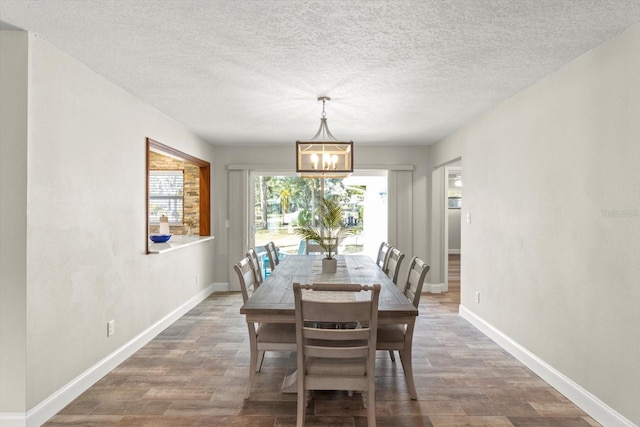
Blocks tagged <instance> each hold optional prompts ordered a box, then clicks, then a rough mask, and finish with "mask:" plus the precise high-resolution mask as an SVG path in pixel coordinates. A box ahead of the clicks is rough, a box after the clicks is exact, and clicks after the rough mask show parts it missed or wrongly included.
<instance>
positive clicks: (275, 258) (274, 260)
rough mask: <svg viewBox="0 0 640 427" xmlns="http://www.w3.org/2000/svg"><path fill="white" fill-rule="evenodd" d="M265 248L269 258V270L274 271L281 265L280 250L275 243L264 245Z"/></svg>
mask: <svg viewBox="0 0 640 427" xmlns="http://www.w3.org/2000/svg"><path fill="white" fill-rule="evenodd" d="M264 248H265V249H266V251H267V256H268V257H269V268H270V269H271V271H273V270H274V269H275V268H276V266H277V265H278V264H280V258H279V255H278V248H277V247H276V244H275V243H273V242H269V243H267V244H266V245H264Z"/></svg>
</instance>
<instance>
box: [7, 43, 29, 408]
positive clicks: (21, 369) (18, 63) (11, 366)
mask: <svg viewBox="0 0 640 427" xmlns="http://www.w3.org/2000/svg"><path fill="white" fill-rule="evenodd" d="M27 66H28V34H27V33H26V32H24V31H0V93H1V94H2V96H0V235H2V238H1V239H0V349H1V350H0V414H2V413H4V414H24V413H25V410H26V327H27V318H26V297H27V266H26V265H27V248H26V243H27V242H26V235H27Z"/></svg>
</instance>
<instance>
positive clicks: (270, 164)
mask: <svg viewBox="0 0 640 427" xmlns="http://www.w3.org/2000/svg"><path fill="white" fill-rule="evenodd" d="M428 148H429V147H426V146H421V147H390V146H364V145H358V141H354V150H355V151H354V167H355V169H358V168H365V167H366V166H376V167H377V168H381V169H382V168H384V166H385V165H387V166H393V165H395V164H402V165H413V166H414V167H415V168H414V170H413V206H412V218H413V224H412V228H413V233H414V236H427V237H425V238H422V237H420V238H416V237H414V238H413V247H412V248H408V249H404V251H405V252H406V257H408V259H411V256H419V257H421V258H423V259H425V260H428V259H429V258H428V255H429V246H428V241H429V240H428V235H429V232H430V231H429V230H428V227H427V212H428V208H429V195H430V186H431V179H430V172H429V171H428V169H429V162H428ZM229 165H250V169H262V170H274V169H278V170H280V171H285V170H288V171H295V140H293V139H292V141H291V144H288V145H285V146H270V147H257V146H256V147H249V146H243V147H233V146H219V147H216V159H215V164H214V167H213V177H212V180H213V182H214V183H215V186H216V189H217V190H216V191H218V193H216V195H215V197H216V198H217V200H219V203H217V204H216V205H215V206H214V217H215V218H217V220H216V221H215V225H214V226H215V227H217V229H215V230H214V231H215V234H216V249H217V253H218V254H219V256H218V257H217V258H216V268H215V270H216V276H215V281H216V282H229V279H230V278H229V272H230V271H231V270H230V268H229V266H231V265H232V264H233V262H236V261H234V260H233V259H229V257H228V255H227V248H228V247H229V238H230V237H229V236H228V233H227V230H226V229H225V228H224V220H225V219H227V218H228V209H229V205H228V200H229V197H228V179H227V177H228V170H227V168H228V166H229ZM407 268H408V263H407ZM401 274H403V273H401ZM404 274H406V273H404Z"/></svg>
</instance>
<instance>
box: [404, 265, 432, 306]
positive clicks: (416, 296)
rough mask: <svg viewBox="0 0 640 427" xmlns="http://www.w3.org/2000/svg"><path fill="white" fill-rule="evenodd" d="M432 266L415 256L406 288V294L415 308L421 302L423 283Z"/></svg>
mask: <svg viewBox="0 0 640 427" xmlns="http://www.w3.org/2000/svg"><path fill="white" fill-rule="evenodd" d="M430 268H431V267H430V266H429V265H427V264H426V263H425V262H424V261H422V260H421V259H419V258H418V257H413V259H412V260H411V266H410V267H409V274H408V276H407V284H406V285H405V288H404V295H405V296H406V297H407V298H408V299H409V301H411V302H412V303H413V305H414V307H415V308H418V304H420V294H421V293H422V285H423V284H424V279H425V277H427V273H428V272H429V269H430Z"/></svg>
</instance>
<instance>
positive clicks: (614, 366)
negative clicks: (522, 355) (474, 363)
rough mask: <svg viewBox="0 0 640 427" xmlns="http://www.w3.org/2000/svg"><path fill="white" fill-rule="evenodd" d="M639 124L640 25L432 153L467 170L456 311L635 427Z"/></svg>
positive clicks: (639, 376)
mask: <svg viewBox="0 0 640 427" xmlns="http://www.w3.org/2000/svg"><path fill="white" fill-rule="evenodd" d="M638 118H640V24H638V25H635V26H634V27H631V28H630V29H628V30H627V31H626V32H624V33H622V34H621V35H619V36H618V37H616V38H615V39H612V40H609V41H608V42H606V43H604V44H603V45H601V46H599V47H597V48H595V49H593V50H592V51H590V52H588V53H586V54H584V55H583V56H581V57H579V58H578V59H576V60H575V61H573V62H571V63H569V64H567V65H565V66H564V67H563V68H561V69H560V70H558V71H556V72H555V73H553V74H551V75H549V76H547V77H546V78H545V79H543V80H542V81H540V82H538V83H536V84H535V85H533V86H531V87H529V88H527V89H526V90H524V91H523V92H521V93H520V94H518V95H517V96H515V97H513V98H511V99H510V100H508V101H506V102H504V103H502V104H501V105H499V106H497V107H496V108H494V109H492V110H490V111H489V112H487V113H485V114H483V115H482V116H481V117H479V118H477V119H476V120H474V121H472V122H470V123H468V124H467V125H465V126H464V127H462V128H461V129H460V130H459V131H457V132H455V133H454V134H452V135H450V136H448V137H447V138H445V139H444V140H443V141H441V142H440V143H438V146H437V147H435V148H434V150H432V153H446V152H449V151H458V150H459V151H460V152H461V156H462V159H463V163H464V184H465V187H464V204H463V207H462V215H463V216H466V214H470V216H471V223H470V224H467V223H463V224H462V226H463V230H462V247H463V248H464V256H463V257H464V259H463V262H462V271H461V283H463V286H462V296H461V299H462V301H461V304H462V308H461V309H462V310H466V311H468V312H469V313H472V315H473V316H477V317H478V318H480V319H482V321H484V322H486V323H487V324H489V325H491V326H492V327H493V328H495V329H496V330H498V331H500V332H501V333H502V334H504V335H506V336H507V337H508V338H509V339H510V340H512V341H514V342H515V343H517V344H518V345H520V346H522V347H524V348H525V349H526V350H528V351H529V352H530V353H532V354H533V355H535V356H536V357H538V358H539V359H541V360H542V361H544V362H545V363H546V364H548V365H549V366H550V367H552V368H553V369H554V370H556V371H557V372H559V373H560V374H561V375H564V376H565V377H566V378H568V379H569V380H570V381H572V382H573V383H574V384H577V386H578V387H580V388H582V389H584V390H586V391H587V394H590V395H593V396H595V398H596V399H598V400H599V401H600V402H603V403H604V404H605V405H606V406H608V407H609V408H612V409H613V410H614V411H615V412H616V413H617V414H620V415H621V416H622V417H625V418H626V419H627V420H630V421H631V422H632V423H634V424H636V425H637V424H640V406H639V405H638V404H637V403H638V401H637V399H638V396H640V364H638V356H639V355H640V328H638V325H640V310H638V301H640V286H638V277H640V191H639V190H638V188H639V186H640V167H639V166H638V161H639V159H640V143H639V142H640V140H639V136H640V120H639V119H638ZM476 291H479V292H480V294H481V298H480V301H481V302H480V303H476V301H475V292H476ZM621 425H622V424H621ZM624 425H628V424H624Z"/></svg>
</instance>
